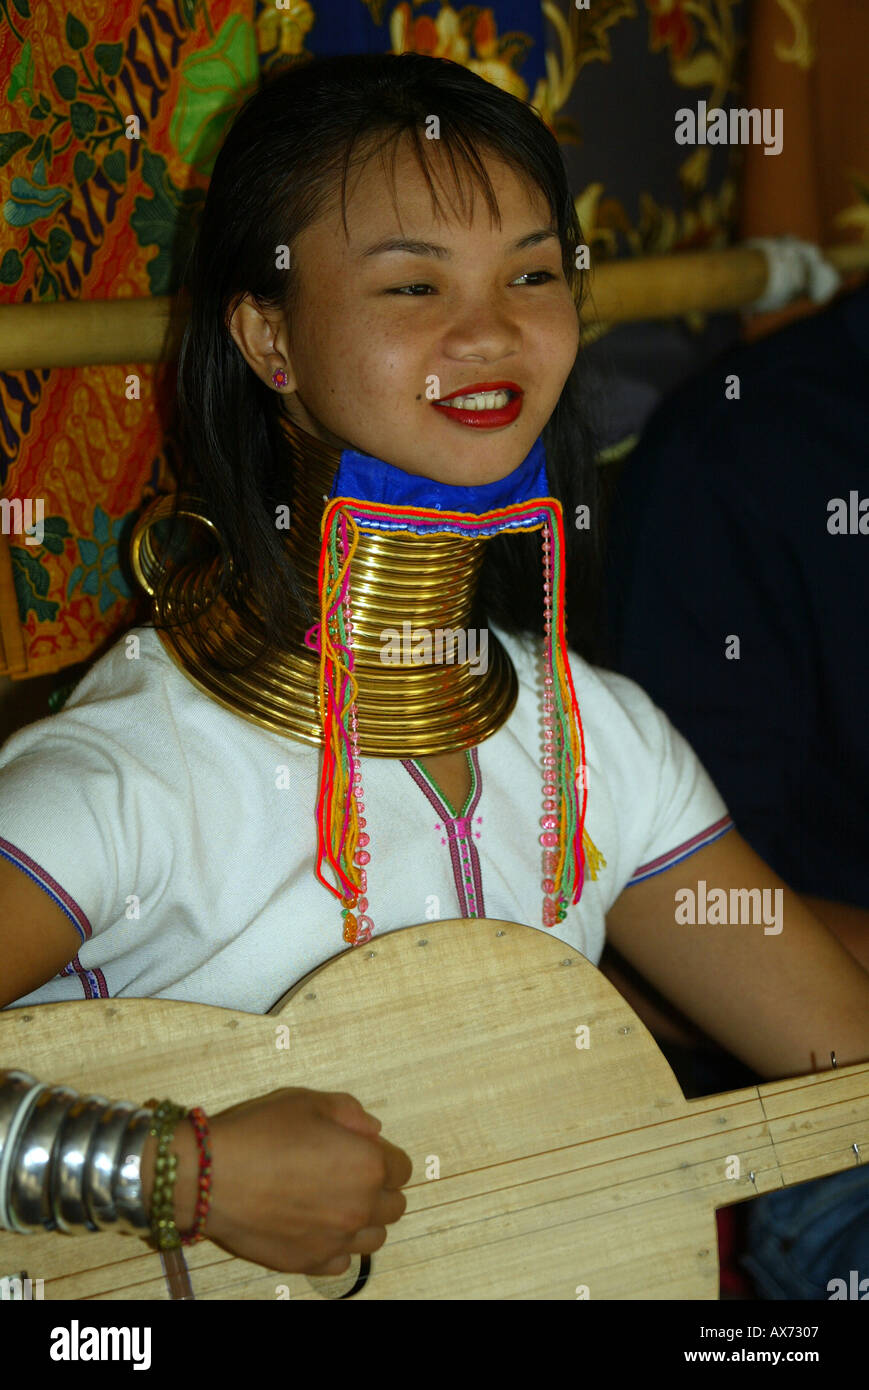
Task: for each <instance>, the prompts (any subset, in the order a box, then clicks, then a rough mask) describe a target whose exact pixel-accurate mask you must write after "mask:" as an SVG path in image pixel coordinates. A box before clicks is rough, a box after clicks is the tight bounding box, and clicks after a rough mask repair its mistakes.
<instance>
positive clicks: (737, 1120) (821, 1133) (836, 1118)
mask: <svg viewBox="0 0 869 1390" xmlns="http://www.w3.org/2000/svg"><path fill="white" fill-rule="evenodd" d="M690 1104H691V1108H692V1110H694V1111H695V1113H702V1114H703V1115H704V1118H705V1119H706V1120H707V1121H713V1122H716V1123H718V1124H719V1125H722V1126H723V1125H725V1124H726V1125H727V1130H726V1131H725V1134H722V1135H720V1136H719V1140H722V1139H725V1138H726V1139H727V1140H728V1141H732V1142H731V1152H730V1153H728V1155H727V1156H726V1159H725V1168H726V1171H725V1175H724V1176H725V1180H724V1181H723V1182H719V1181H716V1180H713V1181H711V1182H710V1183H709V1184H708V1186H710V1187H714V1188H715V1189H716V1191H715V1201H716V1205H719V1206H720V1205H725V1206H726V1205H728V1204H729V1203H731V1202H739V1201H744V1200H745V1199H746V1198H750V1197H754V1196H757V1195H758V1193H761V1192H771V1191H774V1190H775V1189H777V1188H780V1187H791V1186H793V1185H795V1184H796V1183H802V1182H810V1181H811V1180H812V1179H814V1178H821V1177H827V1176H828V1175H829V1174H831V1173H841V1172H843V1171H844V1170H845V1169H848V1168H853V1167H856V1166H857V1165H858V1164H863V1163H866V1162H869V1062H860V1063H857V1064H855V1065H854V1066H850V1067H839V1068H838V1069H834V1070H831V1071H827V1072H822V1073H819V1074H817V1075H814V1076H798V1077H792V1078H788V1079H786V1080H782V1081H768V1082H764V1083H762V1084H760V1085H757V1086H749V1087H746V1088H745V1089H744V1090H739V1091H732V1092H730V1093H728V1094H727V1095H724V1096H705V1097H702V1098H701V1099H699V1100H696V1101H692V1102H691V1103H690ZM698 1107H699V1111H698V1109H697V1108H698ZM719 1146H720V1145H719ZM734 1160H737V1161H734Z"/></svg>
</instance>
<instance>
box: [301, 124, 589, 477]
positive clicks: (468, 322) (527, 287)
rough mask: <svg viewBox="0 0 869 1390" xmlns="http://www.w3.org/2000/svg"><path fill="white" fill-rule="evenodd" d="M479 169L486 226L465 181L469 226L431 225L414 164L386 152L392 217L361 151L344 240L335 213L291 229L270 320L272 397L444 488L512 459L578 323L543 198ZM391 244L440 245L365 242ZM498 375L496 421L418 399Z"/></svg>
mask: <svg viewBox="0 0 869 1390" xmlns="http://www.w3.org/2000/svg"><path fill="white" fill-rule="evenodd" d="M487 170H488V172H489V175H490V178H491V180H492V185H493V188H494V190H495V195H496V197H497V200H498V206H499V208H500V212H501V228H500V230H498V229H497V227H496V226H495V225H494V224H493V223H492V221H491V218H490V214H489V208H488V205H487V203H486V201H485V199H484V197H483V196H482V194H481V193H480V191H479V190H478V189H477V188H474V189H473V218H472V221H471V224H470V226H463V225H461V223H460V221H459V220H458V218H456V217H455V216H454V215H453V214H452V212H449V211H447V212H446V213H445V216H447V217H448V221H446V222H445V221H443V220H441V221H437V220H436V215H435V212H434V210H433V208H432V203H431V194H430V192H429V190H428V185H427V184H426V181H425V178H424V176H423V174H422V171H421V170H420V168H419V165H418V164H417V162H416V159H415V158H414V156H413V154H412V153H411V151H410V150H408V149H406V147H404V146H401V147H400V148H399V152H398V157H397V160H396V176H395V188H396V201H397V202H398V206H399V210H400V214H401V226H399V224H398V222H397V220H396V216H395V211H394V208H393V203H392V199H391V197H390V188H389V184H388V182H387V178H386V175H385V173H384V171H383V169H382V166H381V162H380V160H379V159H377V158H374V159H371V160H369V161H368V162H367V163H366V164H365V165H364V166H363V169H362V172H361V175H360V176H359V177H358V178H357V181H356V182H355V184H353V183H349V184H348V201H347V229H348V234H349V240H347V239H345V236H344V230H343V227H342V225H341V218H340V211H339V210H335V211H334V213H333V214H330V215H329V216H326V217H324V218H323V219H321V220H320V221H318V222H317V223H315V224H312V225H310V226H309V227H307V228H306V229H305V231H304V232H303V233H302V235H301V237H300V238H299V240H298V243H297V247H296V249H295V266H296V269H297V273H298V276H299V298H298V301H297V306H296V309H295V311H294V314H293V321H292V322H291V323H289V322H286V321H282V322H283V326H284V327H285V329H286V345H287V358H288V363H287V371H288V376H289V385H288V388H287V389H286V390H285V391H284V393H283V398H282V404H283V407H284V409H285V410H286V411H287V413H288V414H289V415H290V416H291V417H292V418H293V419H294V420H295V421H296V422H297V423H298V424H299V425H301V426H302V428H303V429H305V430H307V431H308V432H309V433H310V434H313V435H315V436H317V437H318V438H320V439H323V440H324V441H326V442H327V443H330V444H332V445H333V446H335V447H336V448H341V449H344V448H354V449H357V450H359V451H360V452H362V453H366V454H371V455H373V456H374V457H375V458H381V459H384V460H385V461H386V462H388V463H391V464H393V465H395V466H396V467H398V468H402V469H404V470H405V471H406V472H408V473H416V474H421V475H423V476H424V477H427V478H433V479H435V480H436V481H438V482H442V483H446V484H462V485H472V484H483V483H488V482H493V481H495V480H496V479H498V478H503V477H505V476H506V475H507V474H508V473H511V472H512V471H513V470H514V469H515V468H517V467H518V466H519V464H520V463H521V462H522V461H523V459H525V457H526V456H527V454H528V453H529V451H530V449H531V447H532V445H533V443H534V441H535V439H537V437H538V436H539V434H540V433H541V431H542V429H543V426H544V425H545V424H546V422H547V420H548V419H549V417H550V416H551V414H552V412H553V410H554V409H555V406H556V404H557V402H558V398H559V396H560V394H561V390H562V387H563V386H564V382H565V380H566V378H567V376H568V374H569V372H570V370H571V367H572V366H573V363H574V360H575V358H576V353H577V349H578V346H579V325H578V318H577V312H576V307H575V304H574V301H573V296H572V294H571V290H570V286H569V285H568V283H567V280H566V279H565V277H564V272H563V269H562V264H561V245H560V242H559V240H558V235H557V228H556V226H555V224H554V222H553V220H552V217H551V214H550V210H549V207H548V205H547V203H546V200H545V199H544V198H543V197H542V195H541V194H540V193H539V191H538V190H537V189H536V187H535V186H534V185H531V186H530V187H528V186H527V185H526V184H525V183H524V182H522V181H520V180H519V179H518V178H517V176H516V175H515V174H514V173H513V171H512V170H511V169H510V167H509V166H508V165H506V164H504V163H503V162H502V161H501V160H494V159H493V158H489V159H488V160H487ZM433 177H434V178H435V179H437V169H435V170H434V171H433ZM447 186H448V187H449V188H450V190H451V191H452V184H449V185H447ZM440 191H441V188H439V192H440ZM441 201H445V200H444V199H441ZM448 206H449V205H448V204H447V207H448ZM541 232H550V233H551V234H550V235H540V233H541ZM534 234H537V236H538V239H537V240H535V242H534V244H531V245H526V246H525V247H524V248H519V249H517V243H519V242H520V241H522V240H523V239H524V240H528V239H530V238H531V237H532V235H534ZM398 238H403V239H406V240H408V241H413V242H420V243H422V242H425V243H429V244H434V245H436V246H438V247H441V248H443V249H442V250H439V251H437V252H431V251H429V252H426V251H425V250H424V249H423V248H422V247H416V248H411V249H392V250H380V251H378V250H376V249H373V248H376V246H377V244H378V243H381V242H384V241H387V240H389V239H398ZM432 378H435V380H434V381H432ZM499 383H507V384H508V386H509V389H510V392H511V401H512V398H513V397H512V393H513V388H518V389H519V393H521V394H519V396H518V399H519V401H520V403H521V408H520V409H519V412H518V414H516V415H515V418H512V419H510V418H508V419H507V420H506V422H505V421H501V422H499V416H498V411H497V409H496V410H495V411H493V412H491V413H489V412H487V411H485V410H482V409H479V408H475V407H479V406H481V405H483V404H484V402H483V401H481V400H477V401H467V400H465V401H463V402H462V406H461V407H460V408H453V409H452V410H451V411H450V409H444V407H442V406H437V405H435V404H433V400H436V399H443V398H444V397H448V396H455V393H456V392H459V391H460V392H461V393H462V395H463V396H466V395H472V394H474V390H475V388H477V389H478V390H479V388H481V387H486V386H488V387H492V386H496V385H498V384H499ZM502 399H503V398H502V397H500V396H499V397H497V398H496V399H495V401H494V404H495V406H496V407H497V406H499V405H500V404H501V402H502ZM485 403H486V404H488V405H490V406H491V405H492V403H493V402H492V397H491V395H490V396H489V400H488V402H485ZM514 411H515V407H514ZM509 414H510V411H509V407H508V416H509ZM469 420H470V421H472V422H479V423H468V421H469ZM487 422H488V426H489V427H485V426H486V424H487Z"/></svg>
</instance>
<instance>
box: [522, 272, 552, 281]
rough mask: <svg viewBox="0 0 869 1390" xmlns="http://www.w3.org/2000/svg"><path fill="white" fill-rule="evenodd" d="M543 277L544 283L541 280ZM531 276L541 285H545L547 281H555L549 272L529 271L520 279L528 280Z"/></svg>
mask: <svg viewBox="0 0 869 1390" xmlns="http://www.w3.org/2000/svg"><path fill="white" fill-rule="evenodd" d="M541 275H542V276H543V280H542V281H541V280H540V276H541ZM529 276H533V277H534V279H536V280H537V281H538V282H539V283H541V284H544V283H545V282H546V281H547V280H554V279H555V276H554V275H553V274H552V273H551V271H549V270H527V271H526V272H525V274H524V275H520V276H519V279H520V280H527V279H528V278H529Z"/></svg>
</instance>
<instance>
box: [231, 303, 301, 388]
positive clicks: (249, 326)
mask: <svg viewBox="0 0 869 1390" xmlns="http://www.w3.org/2000/svg"><path fill="white" fill-rule="evenodd" d="M227 327H228V328H229V331H230V333H231V334H232V337H233V340H234V342H235V345H236V347H237V348H238V350H239V352H240V353H241V355H242V357H243V358H244V359H245V361H246V362H247V364H248V366H249V367H251V368H252V370H253V371H255V372H256V374H257V376H258V377H259V378H260V379H261V380H262V381H264V382H265V383H266V385H267V386H272V385H274V383H273V381H272V377H273V375H274V373H275V372H276V371H277V370H278V368H279V367H280V368H282V369H283V371H285V372H286V374H287V380H286V383H285V385H284V386H283V388H282V389H283V390H285V391H287V390H289V391H295V389H296V378H295V373H294V372H293V367H292V363H291V362H290V358H289V334H288V332H287V325H286V320H285V318H284V315H283V314H282V312H281V310H280V309H278V308H274V309H261V308H260V307H259V305H258V304H257V303H256V301H255V300H254V299H253V298H252V296H251V295H250V294H245V295H241V296H240V297H239V298H238V299H237V300H236V302H235V305H234V306H233V308H232V309H231V310H230V312H229V316H228V319H227Z"/></svg>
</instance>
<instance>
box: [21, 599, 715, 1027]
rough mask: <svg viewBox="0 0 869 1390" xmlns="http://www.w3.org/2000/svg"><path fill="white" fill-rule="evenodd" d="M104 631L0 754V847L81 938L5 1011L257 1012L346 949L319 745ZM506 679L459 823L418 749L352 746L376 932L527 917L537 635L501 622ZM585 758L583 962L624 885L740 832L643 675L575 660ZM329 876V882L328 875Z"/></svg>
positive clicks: (576, 926) (568, 923)
mask: <svg viewBox="0 0 869 1390" xmlns="http://www.w3.org/2000/svg"><path fill="white" fill-rule="evenodd" d="M133 633H134V635H135V636H136V637H138V638H139V654H138V656H137V657H133V658H131V657H129V656H128V655H127V652H128V650H130V649H131V648H134V645H135V644H129V643H128V642H127V637H128V636H129V634H125V637H124V638H123V639H122V640H121V641H119V642H118V643H116V645H115V646H114V647H112V648H111V650H110V651H108V652H107V653H106V654H105V655H104V656H103V657H102V658H101V659H100V660H99V661H97V662H96V663H95V664H94V666H93V667H92V668H91V670H90V671H89V672H88V674H87V675H86V676H85V677H84V678H83V679H82V680H81V681H80V683H79V684H78V685H77V686H76V688H75V690H74V691H73V693H72V695H71V696H70V697H69V699H68V700H67V703H66V705H65V706H64V708H63V709H62V710H61V711H60V712H59V713H58V714H55V715H51V716H49V717H48V718H45V719H41V720H39V721H38V722H37V723H35V724H32V725H30V726H28V727H27V728H24V729H22V730H20V731H19V732H17V733H15V734H13V735H12V736H11V737H10V738H9V739H8V740H7V741H6V743H5V744H4V746H3V747H2V749H0V853H2V854H3V855H4V856H5V857H6V858H8V859H10V860H12V861H13V862H14V863H16V864H17V865H19V866H20V867H21V869H22V870H23V871H24V872H26V873H28V874H29V875H30V876H31V877H32V878H33V879H34V881H36V882H37V883H39V884H40V885H41V886H42V887H43V889H44V890H45V891H46V892H47V893H49V894H50V896H51V897H52V898H53V899H54V900H55V901H56V902H57V903H59V904H60V905H61V906H62V907H63V908H64V910H65V911H66V913H67V915H68V916H69V919H70V921H71V922H72V923H73V924H74V926H75V927H76V929H77V931H78V933H79V936H80V938H81V946H80V948H79V950H78V954H77V955H76V956H75V958H74V959H73V960H72V961H71V962H70V963H69V965H67V966H65V967H64V969H63V971H61V973H60V975H58V976H56V977H54V978H53V979H51V980H50V981H48V983H46V984H45V985H43V986H42V987H41V988H39V989H37V990H34V991H33V992H32V993H31V994H28V995H27V996H25V997H23V998H21V999H19V1000H16V1001H15V1003H14V1004H13V1005H10V1007H20V1006H22V1005H24V1004H28V1005H30V1004H37V1003H47V1002H50V1001H51V1002H53V1001H65V1000H74V999H81V998H82V996H83V995H84V997H85V998H99V997H106V996H120V995H131V996H139V997H144V996H149V995H156V996H160V997H162V998H167V999H186V1000H190V1001H193V1002H199V1003H204V1004H218V1005H223V1006H224V1007H227V1008H233V1009H244V1010H247V1011H249V1012H252V1013H264V1012H265V1011H266V1010H268V1009H269V1008H270V1007H271V1005H272V1004H274V1003H275V1001H276V1000H277V999H278V998H280V996H281V995H282V994H284V993H285V992H286V991H287V990H288V989H289V988H290V987H291V985H293V984H294V983H295V982H296V981H297V980H299V979H301V978H302V977H303V976H304V975H306V974H307V973H308V972H309V971H310V970H312V969H314V967H315V966H317V965H320V964H322V963H323V962H324V961H326V960H329V959H331V958H332V957H333V956H335V955H337V954H338V953H339V952H340V951H342V950H347V949H351V948H349V947H347V945H346V943H345V942H344V940H343V938H342V933H341V928H342V923H341V907H340V904H339V902H338V900H337V899H336V898H334V897H333V896H332V895H331V894H330V893H329V892H328V891H327V890H326V889H325V888H324V887H323V886H322V885H321V884H320V883H318V882H317V880H316V878H315V876H314V865H315V859H316V829H315V826H316V822H315V807H316V801H317V789H318V777H319V768H320V760H321V756H322V755H321V751H320V750H319V749H317V748H313V747H309V746H308V745H306V744H303V743H300V742H297V741H295V740H293V739H291V738H288V737H283V736H281V735H279V734H273V733H269V732H267V731H266V730H265V729H262V728H259V727H258V726H257V725H255V724H252V723H250V722H249V721H247V720H246V719H243V718H242V717H241V716H239V715H236V714H233V713H232V712H231V711H229V710H227V709H224V708H223V706H222V705H220V704H218V703H217V702H216V701H215V700H212V699H211V698H209V697H208V696H207V695H205V694H203V693H202V692H201V691H200V690H199V689H197V687H196V686H195V685H193V683H192V682H191V681H190V680H188V679H187V677H186V676H185V675H184V674H183V672H182V671H180V670H179V669H178V668H177V667H176V666H175V664H174V663H173V661H172V660H171V658H170V657H169V656H168V655H167V653H166V652H165V651H164V649H163V647H162V645H161V643H160V640H159V638H158V636H157V634H156V632H155V631H154V629H153V628H151V627H147V626H146V627H140V628H136V629H134V630H133ZM497 635H498V636H499V638H500V639H501V640H502V641H503V642H504V644H505V646H506V647H507V649H508V650H509V652H510V654H511V656H512V658H513V661H514V664H515V666H516V671H517V675H518V677H519V682H520V691H519V699H518V701H517V704H516V708H515V709H514V711H513V713H512V715H511V717H510V719H509V720H508V721H507V723H506V724H505V725H503V726H502V728H501V729H500V730H499V731H498V733H497V734H495V735H493V736H492V737H491V738H489V739H487V740H486V741H485V742H484V743H482V744H480V745H479V747H478V748H477V749H476V750H475V752H474V754H473V756H472V761H473V764H474V786H473V788H472V794H471V798H470V801H469V804H468V806H467V807H463V808H456V811H459V810H461V811H464V813H465V814H464V816H459V815H458V814H453V811H452V810H451V808H449V807H448V806H446V805H444V804H443V802H442V800H441V798H440V797H439V796H438V795H437V792H436V791H435V789H434V788H433V787H432V785H431V784H430V782H429V781H428V779H427V778H426V777H425V776H424V775H423V773H422V771H421V769H420V768H419V767H418V766H417V765H416V764H415V763H413V762H411V761H406V762H404V761H402V760H400V759H391V758H389V759H384V758H365V757H363V758H362V774H363V780H364V793H365V805H366V810H365V817H366V820H367V827H366V828H367V832H368V834H369V835H370V837H371V842H370V844H369V846H368V849H369V852H370V854H371V862H370V863H369V865H368V869H367V871H368V893H367V896H368V899H369V903H370V907H369V915H370V916H371V917H372V918H373V921H374V927H375V934H377V933H378V932H387V931H391V930H394V929H396V928H399V927H404V926H409V925H412V924H416V923H419V922H424V921H425V920H427V919H428V920H431V919H432V918H447V917H471V916H487V917H497V918H506V919H507V920H511V921H516V922H523V923H526V924H528V925H529V926H533V927H539V928H540V930H543V927H542V925H541V905H542V898H543V891H542V888H541V880H542V872H541V862H540V861H541V847H540V844H539V840H538V837H539V835H540V833H541V831H540V824H539V821H540V816H541V815H542V814H543V808H542V802H541V784H542V777H541V747H540V678H539V657H538V653H539V644H538V643H534V642H533V641H532V639H530V638H529V639H527V640H526V639H521V640H520V639H517V638H515V637H508V636H507V635H505V634H504V633H501V632H500V631H499V632H498V633H497ZM571 668H572V673H573V680H574V685H575V689H576V695H577V701H578V703H579V708H580V713H581V717H582V722H583V729H584V734H585V743H586V762H587V766H588V809H587V815H586V828H587V830H588V833H589V835H590V836H591V838H592V840H593V842H594V844H595V845H596V846H597V848H598V849H599V850H600V851H601V853H602V854H603V855H604V858H605V859H606V868H604V869H602V870H601V871H600V873H599V876H598V879H597V880H596V881H592V880H591V879H589V878H588V877H587V878H586V882H585V886H584V888H583V892H582V898H581V901H580V903H579V904H578V905H577V906H575V907H571V908H570V909H569V911H568V914H567V917H566V919H565V920H564V921H563V922H562V923H560V924H559V925H558V926H557V927H556V928H554V929H551V930H552V934H553V935H557V936H559V937H561V938H562V939H563V940H565V941H567V942H569V943H570V944H571V945H572V946H574V947H576V948H577V949H578V950H579V951H581V952H582V953H583V955H585V956H587V957H588V959H589V960H591V961H593V962H594V963H597V961H598V960H599V959H600V955H601V952H602V950H603V945H604V926H605V924H604V918H605V915H606V913H607V911H608V910H609V908H610V907H611V906H612V904H613V903H614V902H615V901H616V899H617V898H618V897H619V895H620V894H621V893H622V891H623V890H624V889H625V887H626V886H628V885H629V884H632V883H636V882H638V881H640V880H641V879H643V878H646V877H649V876H650V875H652V874H656V873H661V872H663V871H664V870H665V869H666V868H669V867H670V866H671V865H672V864H674V863H677V862H678V861H679V860H680V859H684V858H686V857H687V856H688V855H690V854H692V853H694V852H696V850H698V849H700V848H702V847H703V846H704V845H706V844H709V843H710V842H711V841H712V840H714V839H716V838H718V837H719V836H720V835H723V834H724V833H725V832H726V831H727V830H728V829H729V828H730V826H731V824H732V822H731V820H730V818H729V816H728V814H727V810H726V807H725V805H724V802H723V801H722V799H721V797H720V796H719V794H718V792H717V791H716V789H715V787H714V786H713V784H712V782H711V781H710V779H709V777H708V775H707V773H706V772H705V770H704V769H703V767H702V766H701V764H700V762H699V761H698V759H697V757H696V756H695V754H694V753H693V751H692V750H691V748H690V747H689V745H688V744H687V743H686V741H685V740H684V738H683V737H682V736H681V735H680V734H679V733H678V732H677V730H676V729H675V728H674V727H673V726H672V724H671V723H670V722H669V720H668V719H667V717H666V715H665V714H664V713H663V712H662V711H661V710H660V709H658V707H657V706H656V705H654V704H653V703H652V701H651V700H650V699H649V697H648V696H647V695H646V694H644V692H643V691H642V690H641V689H640V687H639V686H638V685H636V684H635V683H634V682H633V681H630V680H628V679H627V678H625V677H624V676H620V675H616V674H614V673H613V672H609V671H604V670H601V669H598V668H596V667H592V666H590V665H588V663H586V662H585V661H583V660H581V659H580V658H579V657H577V656H573V655H572V656H571ZM326 876H327V877H328V875H326Z"/></svg>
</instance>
